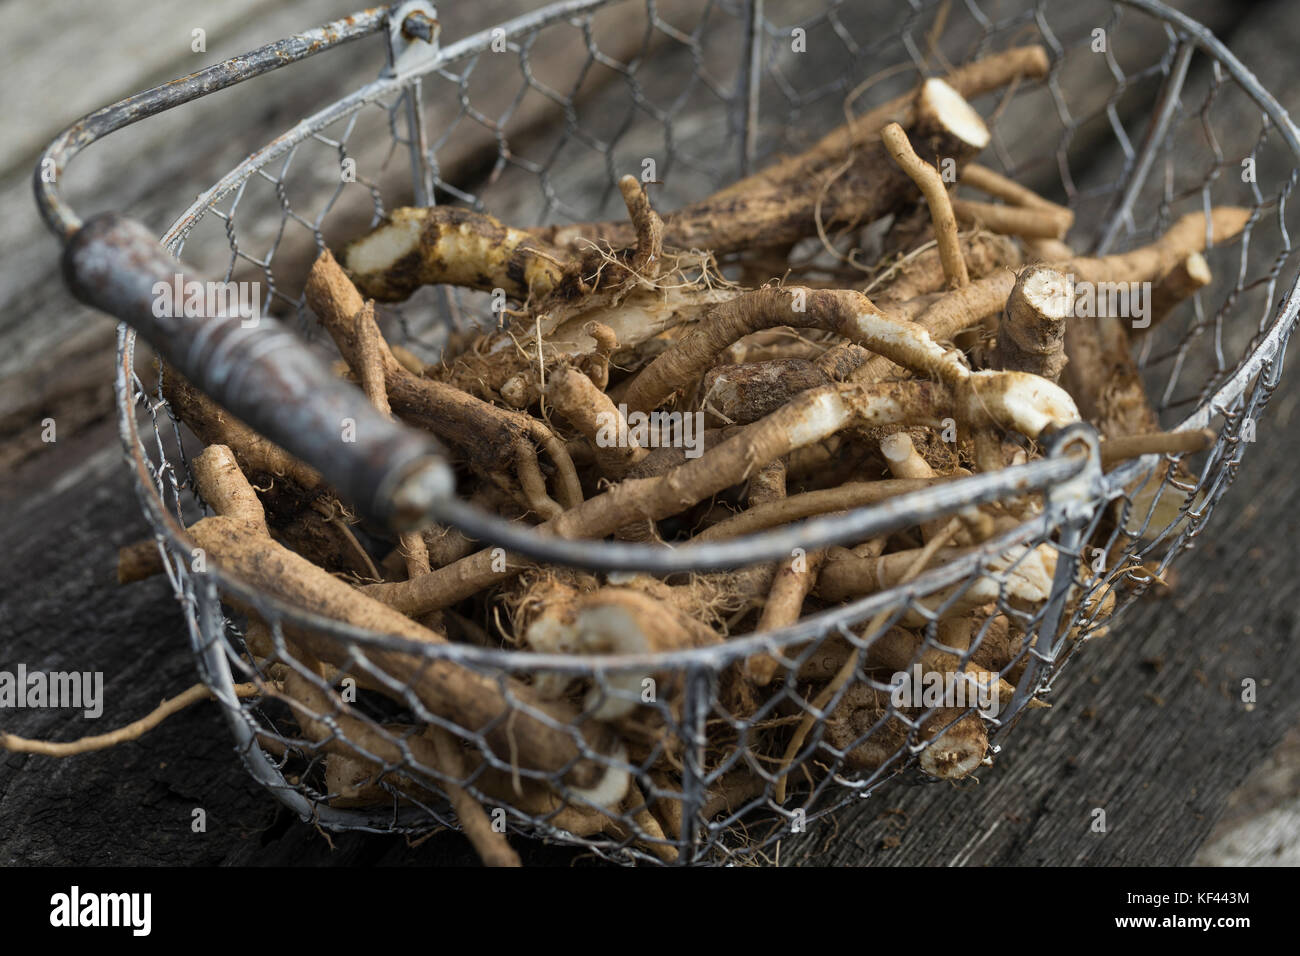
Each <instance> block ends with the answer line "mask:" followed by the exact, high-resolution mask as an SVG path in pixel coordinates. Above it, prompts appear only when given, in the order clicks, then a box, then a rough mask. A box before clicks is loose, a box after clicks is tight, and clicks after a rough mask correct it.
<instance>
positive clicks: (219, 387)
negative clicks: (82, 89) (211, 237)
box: [63, 213, 455, 530]
mask: <svg viewBox="0 0 1300 956" xmlns="http://www.w3.org/2000/svg"><path fill="white" fill-rule="evenodd" d="M63 270H64V279H65V281H66V282H67V284H68V288H69V289H70V290H71V291H72V293H73V295H75V296H76V297H77V298H78V299H80V300H81V301H82V302H85V303H86V304H88V305H91V306H94V307H95V308H97V309H100V310H101V311H104V312H107V313H109V314H111V315H114V316H116V317H117V318H119V319H121V320H122V321H124V322H126V323H127V324H129V325H131V326H132V327H134V328H135V329H136V330H137V331H138V332H139V333H140V334H141V335H143V336H144V337H145V338H146V339H147V340H148V341H149V344H150V345H152V346H153V347H154V349H156V350H157V351H158V352H159V354H161V355H162V356H163V357H164V358H165V359H166V360H167V362H168V364H169V365H171V366H173V367H174V368H176V369H177V370H178V371H179V372H180V373H181V374H182V375H184V376H185V377H186V378H187V379H189V380H190V381H191V382H193V383H194V384H195V385H196V386H197V387H199V388H200V389H202V390H203V391H204V392H206V393H207V394H208V395H210V396H211V397H212V398H213V399H214V400H216V401H217V403H218V404H220V405H221V406H222V407H224V408H226V409H227V410H228V411H230V412H231V413H232V414H233V415H235V416H236V417H238V418H240V419H241V420H243V421H244V422H245V423H246V424H248V425H250V426H251V427H252V428H254V429H256V430H257V431H259V432H261V433H262V434H263V435H265V436H266V437H267V438H269V439H270V440H271V441H273V442H275V443H276V444H277V445H279V446H281V447H282V448H284V449H286V450H287V451H289V452H290V453H291V454H293V455H295V456H296V457H298V458H300V459H302V460H303V461H305V462H307V463H308V464H310V465H312V466H313V467H314V468H316V469H317V470H318V471H319V472H321V474H323V475H325V477H326V478H327V480H328V481H329V482H330V483H331V484H332V485H333V486H334V487H335V488H337V489H338V491H339V493H340V494H341V495H343V497H344V498H345V499H346V500H348V501H350V502H352V503H353V504H355V505H356V506H357V507H358V508H359V509H361V510H362V511H363V512H364V513H365V514H366V515H367V516H369V517H371V518H374V519H375V520H378V521H381V522H383V523H384V524H387V525H389V526H390V527H393V528H396V529H399V530H404V529H408V528H414V527H417V526H418V525H419V524H420V523H421V522H422V521H424V520H426V517H425V516H426V515H427V513H428V512H429V510H430V508H431V507H432V504H433V502H432V501H431V500H430V499H431V497H444V498H445V497H450V496H452V495H453V494H454V493H455V479H454V477H453V475H452V471H451V467H450V465H448V463H447V461H446V459H445V458H444V457H443V455H442V449H441V448H440V446H439V445H438V443H437V442H436V441H435V440H434V439H433V438H432V436H430V435H428V434H427V433H425V432H422V431H418V430H416V429H414V428H410V427H408V426H406V425H402V424H400V423H397V422H394V421H391V420H389V419H388V418H387V417H385V416H384V415H382V414H380V413H379V411H377V410H376V409H375V407H374V406H373V405H371V404H370V401H369V400H368V399H367V398H366V396H365V394H364V393H363V392H362V391H361V390H360V389H358V388H356V387H355V386H353V385H351V384H349V383H347V382H345V381H343V380H342V379H340V378H338V377H337V376H336V375H334V374H332V373H331V371H330V369H329V368H328V367H327V366H326V364H325V363H324V362H323V361H322V360H321V359H320V358H318V357H317V356H316V355H315V354H314V353H313V352H311V351H309V350H308V349H307V348H305V347H304V346H303V343H302V342H301V341H300V340H299V339H298V338H297V337H296V336H294V335H293V334H292V333H290V332H289V331H288V330H287V329H285V328H284V327H283V326H282V325H281V324H280V323H279V322H277V321H276V320H275V319H272V318H269V317H265V318H256V319H249V318H247V317H244V316H240V315H229V314H224V312H219V313H218V314H216V315H190V314H186V310H185V309H183V308H175V307H173V308H165V309H159V308H157V307H156V303H157V302H158V293H157V289H158V286H159V284H163V285H166V286H173V285H174V286H176V287H178V288H180V289H184V288H185V287H186V285H187V284H188V281H189V280H188V277H187V276H186V274H185V272H184V269H183V267H182V266H181V264H180V262H179V261H177V260H176V259H175V258H173V257H172V256H170V255H168V253H167V252H166V250H164V249H163V248H162V246H160V245H159V244H158V242H157V240H155V239H154V238H153V236H152V235H151V234H150V232H149V230H148V229H147V228H146V227H145V226H143V225H141V224H140V223H138V222H136V221H135V220H132V219H128V218H126V217H124V216H120V215H117V214H116V213H106V214H104V215H101V216H97V217H95V218H94V219H92V220H90V221H89V222H87V223H86V224H85V225H84V226H83V227H82V228H81V229H80V230H78V231H77V232H76V233H75V234H74V235H73V237H72V239H71V240H70V241H69V242H68V244H67V246H66V247H65V248H64V252H63ZM159 313H162V314H159Z"/></svg>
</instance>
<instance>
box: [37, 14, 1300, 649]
mask: <svg viewBox="0 0 1300 956" xmlns="http://www.w3.org/2000/svg"><path fill="white" fill-rule="evenodd" d="M623 2H629V0H567V2H561V3H553V4H549V5H548V6H546V7H543V8H541V9H539V10H537V11H534V12H532V13H529V14H525V15H523V16H520V17H516V18H514V19H512V20H509V21H507V22H505V23H504V24H501V25H500V26H498V27H493V28H489V29H487V30H483V31H480V32H479V33H477V34H473V35H471V36H469V37H466V38H464V39H462V40H460V41H457V42H455V43H453V44H449V45H448V46H446V47H443V48H442V49H441V50H440V52H439V55H438V56H437V57H436V58H435V59H434V60H432V61H430V62H429V63H427V64H425V65H423V66H421V67H420V68H419V69H418V70H417V71H413V73H411V74H407V75H404V76H385V77H380V78H379V79H376V80H374V81H372V82H371V83H368V84H366V85H364V86H363V87H361V88H359V89H358V90H355V91H353V92H352V93H350V94H348V95H346V96H344V97H342V98H340V99H338V100H336V101H334V102H333V103H331V104H329V105H327V106H326V107H324V108H323V109H322V110H319V111H317V112H316V113H314V114H312V115H311V116H309V117H307V118H305V119H303V120H302V121H300V122H299V123H298V124H296V125H295V126H294V127H291V128H290V129H289V130H287V131H286V132H285V133H283V134H281V135H280V136H278V137H276V138H275V139H273V140H271V141H270V142H269V143H268V144H267V145H266V146H264V147H262V148H261V149H260V150H258V151H256V152H254V153H253V154H251V155H250V156H249V157H247V158H246V159H245V160H244V161H243V162H242V163H240V164H239V165H238V166H236V167H235V168H234V169H233V170H231V171H230V172H228V173H227V174H226V175H225V176H223V177H221V178H220V179H219V180H218V181H217V182H216V183H214V184H213V186H212V187H210V188H209V189H208V190H206V191H204V192H203V193H200V194H199V196H198V197H197V198H196V199H195V200H194V202H193V203H191V204H190V206H189V207H188V208H187V209H186V210H185V211H184V212H183V213H182V214H181V215H180V216H179V217H178V218H177V219H176V220H175V221H174V222H173V223H172V224H171V226H169V228H168V229H167V231H166V232H165V233H164V234H163V237H162V241H163V243H164V245H166V246H168V248H169V249H172V248H174V246H175V244H176V243H178V242H180V241H182V240H183V239H184V238H185V236H186V235H188V233H189V231H190V230H191V229H192V228H193V226H194V225H195V223H196V222H197V220H198V218H200V217H201V216H202V215H203V214H204V213H205V212H206V211H207V210H209V209H211V208H212V205H213V203H215V202H216V201H217V200H219V199H220V198H222V197H224V196H225V195H227V194H228V193H229V192H230V191H232V190H234V189H236V188H238V187H239V185H240V184H241V183H242V182H244V181H246V180H247V179H248V178H249V177H250V176H251V175H252V173H253V172H254V171H255V170H256V169H258V168H260V167H261V166H263V165H265V164H266V163H267V162H269V161H271V160H272V159H274V158H276V157H277V156H279V155H282V154H283V153H285V152H287V151H288V150H289V149H292V148H293V147H294V146H295V145H296V144H297V143H298V142H300V141H301V140H302V139H303V138H305V137H306V136H307V135H309V134H308V132H306V131H308V130H312V129H319V128H321V126H323V125H328V123H330V122H333V121H335V120H337V119H338V118H340V117H342V116H345V115H347V113H348V112H349V111H351V110H354V109H357V108H360V106H361V105H364V103H365V102H367V101H368V100H369V99H373V98H374V97H376V96H380V95H383V94H384V93H387V92H392V91H395V90H398V89H400V88H401V86H402V85H403V83H405V82H406V81H408V80H409V79H410V78H411V76H412V75H422V74H424V73H427V72H431V71H433V70H436V69H438V68H439V67H442V66H445V65H447V64H449V63H453V62H456V61H458V60H461V59H464V58H466V57H469V56H472V55H474V54H476V53H480V52H482V51H483V50H486V49H487V48H488V47H489V45H490V44H491V43H492V41H493V39H494V31H496V30H501V29H504V30H505V31H506V34H507V36H508V37H512V36H516V35H518V34H520V33H523V32H526V31H529V30H533V29H537V28H540V27H542V26H545V25H549V24H551V23H555V22H558V21H560V20H563V19H565V18H567V17H570V16H572V15H574V14H576V13H581V12H584V11H586V10H589V9H595V8H599V7H603V6H607V5H611V4H614V3H623ZM1118 2H1119V3H1121V4H1124V5H1125V6H1128V7H1133V8H1135V9H1138V10H1141V11H1143V12H1145V13H1147V14H1149V15H1152V16H1153V17H1156V18H1158V19H1160V20H1163V21H1165V22H1167V23H1172V24H1174V25H1176V26H1177V27H1178V28H1179V30H1180V31H1181V32H1182V33H1184V34H1185V35H1186V37H1187V39H1189V40H1190V41H1192V42H1193V43H1194V44H1195V45H1196V46H1197V47H1199V48H1200V49H1201V50H1202V51H1203V52H1205V53H1207V54H1208V55H1210V56H1211V57H1213V58H1214V59H1216V60H1217V61H1219V62H1220V63H1222V64H1223V65H1224V66H1225V67H1226V68H1227V70H1228V72H1229V74H1230V75H1231V77H1232V78H1233V79H1234V80H1235V81H1236V82H1237V83H1238V84H1239V85H1240V86H1241V87H1242V89H1243V90H1244V91H1245V92H1246V93H1247V94H1248V95H1249V96H1250V97H1251V98H1252V99H1253V100H1254V101H1255V102H1256V104H1257V105H1258V106H1260V108H1261V109H1262V110H1263V112H1264V114H1265V115H1266V116H1267V117H1268V118H1269V119H1270V121H1272V122H1273V124H1274V125H1275V126H1276V127H1277V129H1278V130H1279V132H1280V134H1281V136H1282V138H1283V140H1284V141H1285V142H1286V143H1287V145H1288V147H1289V148H1290V149H1291V151H1292V153H1293V154H1294V155H1295V156H1296V157H1297V159H1298V160H1300V131H1297V129H1296V127H1295V125H1294V124H1293V123H1292V121H1291V119H1290V117H1289V115H1288V114H1287V112H1286V110H1285V109H1283V108H1282V107H1281V105H1280V104H1279V103H1278V102H1277V100H1276V99H1275V98H1274V97H1273V96H1272V95H1271V94H1270V93H1268V91H1267V90H1266V89H1264V87H1263V86H1262V85H1261V84H1260V83H1259V81H1258V79H1257V78H1256V77H1255V76H1254V74H1253V73H1252V72H1251V71H1250V70H1249V69H1247V68H1246V67H1245V66H1244V65H1243V64H1242V63H1241V62H1240V61H1239V60H1238V59H1237V58H1236V57H1235V56H1234V55H1233V54H1232V53H1231V51H1229V50H1228V49H1227V48H1226V47H1225V46H1224V45H1223V44H1222V42H1221V41H1219V40H1218V39H1217V38H1216V37H1215V36H1214V35H1213V33H1212V32H1211V31H1209V30H1208V29H1207V28H1206V27H1204V26H1203V25H1202V24H1200V23H1198V22H1197V21H1195V20H1193V19H1191V18H1190V17H1187V16H1186V15H1185V14H1182V13H1180V12H1179V11H1176V10H1173V9H1171V8H1169V7H1167V6H1165V5H1164V4H1163V3H1161V2H1159V0H1118ZM367 13H369V14H371V16H372V18H373V14H374V11H367ZM382 22H383V21H382V19H374V23H373V24H372V25H371V27H369V28H368V29H367V30H366V32H367V33H373V32H376V31H377V30H378V28H379V26H381V25H382ZM359 35H365V34H364V33H363V34H359ZM496 36H497V37H499V34H496ZM126 102H127V101H122V103H126ZM120 105H121V103H119V104H115V106H120ZM107 109H111V107H109V108H106V110H107ZM100 112H103V111H100ZM120 125H126V124H125V123H122V124H120ZM74 128H75V126H74V127H69V129H70V130H71V129H74ZM116 128H120V127H118V126H114V127H112V128H109V129H107V132H113V131H115V129H116ZM66 132H67V131H65V133H66ZM93 138H95V136H94V135H91V137H90V139H89V140H83V141H78V142H76V143H75V145H72V144H70V143H69V142H66V141H65V140H66V137H65V136H64V135H63V134H61V136H60V137H59V138H58V139H56V140H55V141H54V143H52V144H51V146H50V147H48V148H47V154H48V153H50V152H51V151H54V150H56V147H64V148H72V155H75V153H76V152H79V151H80V149H81V148H84V146H85V145H88V142H89V141H93ZM60 168H62V167H61V165H60ZM38 192H39V189H38ZM43 211H44V210H43ZM1254 221H1255V220H1254V219H1252V222H1254ZM1248 228H1249V226H1248ZM1297 291H1300V274H1297V276H1296V278H1295V280H1294V281H1293V283H1292V285H1291V287H1290V289H1289V291H1287V292H1286V293H1285V294H1284V295H1283V301H1284V307H1283V308H1280V309H1277V310H1276V314H1275V317H1274V318H1273V320H1272V322H1271V324H1270V326H1269V329H1268V332H1267V334H1266V335H1264V336H1263V337H1262V338H1260V339H1259V340H1258V341H1257V342H1256V344H1255V345H1254V346H1253V348H1252V349H1251V351H1250V353H1249V355H1248V356H1246V357H1244V358H1243V359H1242V360H1241V362H1240V367H1239V368H1238V369H1237V370H1236V371H1235V372H1234V373H1233V375H1231V376H1230V377H1229V378H1228V379H1226V380H1225V381H1224V382H1223V383H1222V384H1221V385H1220V387H1219V388H1218V390H1217V391H1216V392H1215V394H1214V395H1213V396H1210V397H1209V398H1207V399H1205V400H1203V401H1202V402H1201V403H1200V404H1199V405H1198V407H1197V408H1196V410H1195V411H1194V412H1192V413H1191V414H1189V415H1188V416H1187V417H1185V418H1184V419H1183V420H1182V421H1181V422H1180V423H1179V424H1178V425H1177V426H1176V428H1177V429H1185V428H1197V427H1207V426H1208V425H1209V423H1210V421H1211V420H1212V419H1213V418H1214V417H1215V416H1216V415H1218V414H1220V412H1221V410H1223V409H1224V408H1226V407H1227V406H1228V404H1229V403H1230V402H1231V401H1232V400H1234V399H1236V398H1237V397H1239V396H1240V395H1241V394H1243V393H1244V391H1245V389H1246V387H1247V385H1248V383H1249V382H1250V381H1251V380H1253V379H1254V378H1255V377H1256V375H1258V374H1259V373H1260V372H1261V371H1263V370H1265V369H1266V368H1271V367H1272V366H1273V364H1274V362H1275V360H1277V359H1278V358H1279V357H1280V350H1281V349H1282V348H1283V347H1284V346H1285V343H1286V340H1287V339H1288V338H1289V336H1290V334H1291V331H1292V329H1293V328H1294V326H1295V324H1296V320H1297V316H1298V315H1300V296H1297V295H1296V293H1297ZM134 343H135V332H134V330H132V329H130V328H129V327H127V326H126V325H125V324H120V325H119V336H118V363H117V365H116V370H115V383H114V384H115V389H114V391H115V398H116V402H117V406H118V417H119V435H120V438H121V440H122V443H123V450H124V454H125V458H126V461H127V464H128V466H129V467H131V470H132V472H133V476H134V481H133V484H134V485H135V488H136V492H137V496H138V498H139V499H140V502H141V506H142V510H144V512H145V514H146V517H147V518H148V519H149V523H150V525H151V526H152V528H153V530H154V532H155V536H156V537H158V538H159V539H160V540H161V541H162V542H164V543H165V545H166V547H167V548H168V549H169V550H170V551H171V552H172V553H173V554H175V555H184V554H188V552H189V542H188V538H187V537H186V535H185V533H184V529H183V528H182V527H181V526H180V525H179V522H177V521H176V520H175V519H174V518H173V516H172V515H170V514H169V513H168V511H167V509H166V507H165V504H164V502H163V500H162V498H161V497H160V495H159V493H158V491H157V489H156V487H155V484H154V479H153V476H152V475H151V469H150V466H149V465H148V463H147V462H146V461H145V460H144V459H143V457H142V456H141V451H140V449H141V448H142V445H141V442H140V436H139V431H138V423H137V422H136V416H135V404H134V400H133V388H132V381H133V376H134V371H133V364H132V363H133V358H134ZM1159 458H1160V456H1154V455H1153V456H1144V457H1143V458H1141V459H1135V460H1133V461H1131V462H1129V463H1127V464H1126V465H1122V466H1120V467H1118V468H1115V469H1113V470H1112V471H1110V472H1108V473H1106V474H1105V475H1104V476H1103V486H1102V488H1101V489H1100V490H1099V493H1098V495H1097V496H1096V498H1095V503H1096V504H1097V506H1098V507H1097V509H1096V510H1097V511H1100V510H1101V508H1100V505H1101V504H1103V503H1105V502H1106V501H1108V500H1111V499H1112V498H1113V496H1114V495H1115V494H1117V493H1118V490H1119V489H1122V487H1123V486H1124V485H1125V484H1126V483H1128V482H1131V481H1132V480H1133V479H1134V478H1135V477H1138V476H1140V475H1141V474H1143V473H1145V472H1147V471H1149V470H1150V469H1151V467H1152V464H1153V461H1154V460H1156V459H1159ZM963 480H967V479H957V480H956V481H954V482H953V484H954V485H959V484H960V483H961V481H963ZM874 507H875V506H870V505H868V506H864V507H862V508H859V509H856V510H857V511H858V512H868V511H871V510H872V509H873V508H874ZM1060 517H1061V514H1060V512H1059V511H1058V512H1056V513H1053V511H1052V510H1050V509H1045V510H1044V513H1043V515H1041V516H1040V518H1039V519H1036V520H1034V521H1031V522H1026V523H1025V524H1024V525H1022V526H1021V527H1020V528H1018V529H1015V530H1014V531H1012V532H1009V533H1008V534H1006V535H1003V536H1001V537H999V538H998V539H996V540H995V542H994V543H995V544H998V545H999V546H1002V547H1003V549H1004V550H1005V547H1009V546H1013V545H1014V544H1015V543H1020V542H1022V541H1023V540H1025V539H1028V538H1030V537H1034V536H1036V535H1039V534H1041V535H1043V536H1044V537H1045V536H1046V535H1048V534H1051V533H1053V532H1054V531H1057V530H1059V529H1060V528H1061V527H1062V526H1063V522H1062V521H1061V520H1059V519H1060ZM1053 519H1057V520H1053ZM1030 529H1032V531H1031V530H1030ZM1008 539H1014V540H1008ZM985 547H986V548H987V547H988V545H986V546H985ZM982 550H983V549H982ZM981 557H982V555H981V554H980V553H976V554H974V555H972V556H971V557H970V558H962V559H957V561H954V562H950V563H948V564H946V565H943V566H942V567H940V568H936V569H934V570H932V571H929V572H926V573H925V574H923V575H920V576H918V577H917V578H916V579H915V580H914V581H913V582H911V583H910V584H908V585H906V586H904V587H902V588H892V589H889V590H886V591H881V592H877V593H876V594H873V595H870V596H868V597H866V598H862V599H859V600H857V601H854V602H850V603H849V604H847V605H842V606H839V607H836V608H832V609H829V610H828V611H824V612H819V613H818V614H817V615H813V616H810V617H809V618H805V619H804V620H801V621H800V622H798V623H797V624H795V625H792V626H790V627H787V628H783V629H781V630H777V631H768V632H761V633H750V634H747V635H744V636H741V637H736V638H732V639H730V640H728V641H726V642H725V643H723V644H721V645H717V646H715V647H706V648H691V649H687V650H683V651H675V652H669V653H659V654H645V655H558V654H540V653H537V652H533V651H528V650H510V651H507V650H500V649H495V648H480V647H476V646H472V645H458V644H446V645H428V644H422V643H420V642H415V641H409V640H406V639H402V638H397V637H395V636H393V635H389V634H384V633H381V632H376V631H370V630H368V629H363V628H357V627H353V626H351V625H346V624H343V623H341V622H338V621H334V620H332V619H328V618H324V617H320V616H318V615H315V614H313V613H311V612H307V611H304V610H302V609H300V608H297V607H295V606H293V605H289V604H285V603H283V602H280V601H277V600H275V599H273V598H271V597H270V596H269V595H267V594H266V593H264V592H261V591H259V590H258V589H257V587H256V586H255V585H251V584H248V583H246V582H244V581H242V580H241V579H239V578H237V577H236V576H234V575H231V574H229V573H227V572H225V571H223V570H222V569H220V568H216V567H213V568H209V569H208V571H207V572H206V574H209V575H211V576H212V578H213V579H215V580H216V581H217V582H219V583H220V584H221V586H222V587H223V588H226V589H228V590H229V591H231V592H232V593H235V594H238V595H239V596H241V597H243V598H245V599H248V600H250V601H251V602H253V603H261V604H265V605H267V606H268V607H270V608H272V609H273V610H274V611H275V613H276V615H277V616H278V617H279V618H280V619H282V620H284V621H290V622H294V623H299V624H301V625H304V626H309V627H312V628H314V629H317V630H321V631H325V632H329V633H332V634H334V635H336V636H338V637H340V638H343V639H346V640H352V641H356V642H357V643H358V644H362V645H365V646H374V647H388V648H392V649H399V650H403V651H406V652H410V653H418V654H421V655H426V656H435V657H448V658H452V659H457V660H462V661H464V662H465V663H467V664H471V665H480V666H485V667H493V668H497V669H504V670H530V669H531V670H537V669H546V670H554V671H556V672H563V671H566V670H569V671H574V672H582V673H591V672H592V671H594V670H600V671H608V672H616V671H618V670H623V669H635V668H639V667H643V666H644V665H645V664H647V663H653V664H654V665H655V666H658V667H670V666H671V667H681V668H692V667H694V668H705V669H716V668H720V667H721V666H723V665H724V664H726V663H729V662H731V661H732V660H734V659H738V658H741V657H745V656H749V655H752V654H754V653H756V652H760V651H771V650H782V649H785V648H788V647H791V646H793V645H797V644H800V643H808V642H811V641H814V640H818V639H820V638H821V637H822V636H824V635H826V634H828V633H830V631H831V630H833V629H834V628H836V627H837V626H840V627H842V626H844V625H843V622H844V621H861V620H865V619H867V618H868V617H869V616H870V615H871V614H873V613H875V612H877V611H878V610H880V609H882V608H886V607H890V606H896V605H898V604H899V603H900V601H902V600H904V599H905V598H906V597H908V596H910V595H915V594H918V593H927V592H930V591H932V590H934V589H936V588H939V587H943V586H945V585H946V584H948V583H952V582H954V581H958V580H961V579H962V578H963V577H964V576H965V575H966V574H967V573H968V572H969V571H971V570H973V569H974V568H975V567H977V566H978V565H979V563H980V560H981ZM954 569H955V570H954Z"/></svg>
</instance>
